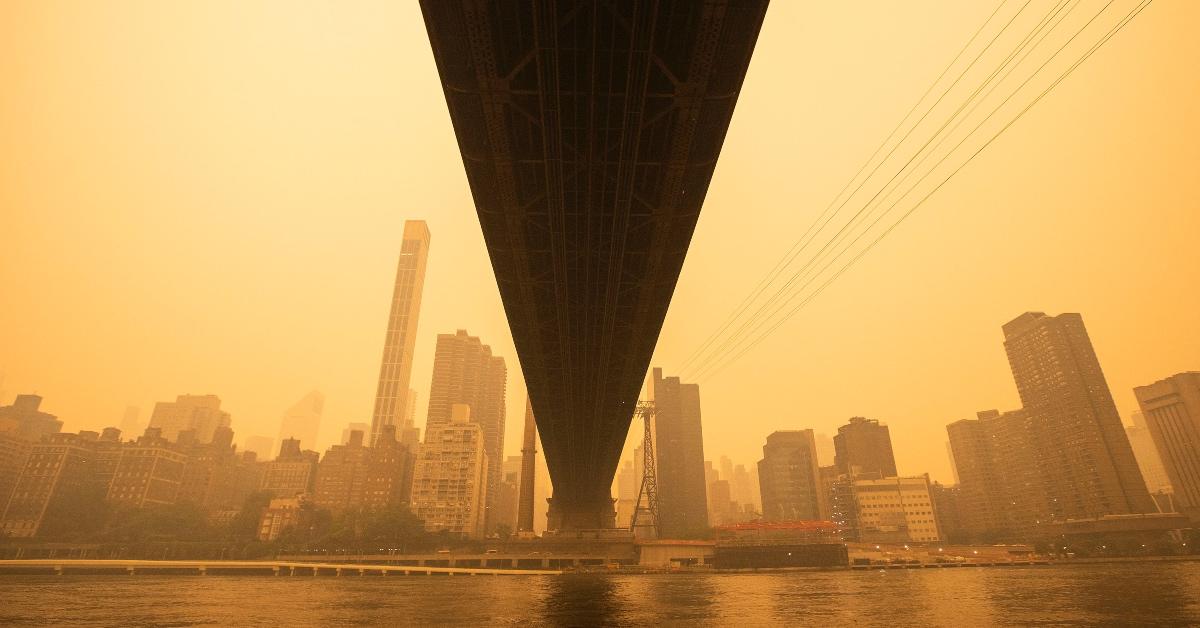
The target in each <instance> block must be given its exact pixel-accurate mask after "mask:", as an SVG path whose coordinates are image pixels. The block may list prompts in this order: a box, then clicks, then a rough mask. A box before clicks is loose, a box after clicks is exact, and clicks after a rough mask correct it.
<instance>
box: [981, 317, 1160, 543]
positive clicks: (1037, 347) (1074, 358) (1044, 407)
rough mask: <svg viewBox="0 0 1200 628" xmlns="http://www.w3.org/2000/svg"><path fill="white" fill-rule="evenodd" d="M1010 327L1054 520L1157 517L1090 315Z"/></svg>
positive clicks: (1010, 346)
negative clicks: (1088, 325) (1095, 344)
mask: <svg viewBox="0 0 1200 628" xmlns="http://www.w3.org/2000/svg"><path fill="white" fill-rule="evenodd" d="M1003 330H1004V349H1005V351H1006V353H1007V354H1008V361H1009V365H1010V366H1011V367H1012V373H1013V379H1014V380H1016V384H1017V392H1018V394H1020V397H1021V404H1022V406H1023V407H1024V410H1025V411H1026V412H1027V413H1028V414H1029V417H1030V422H1029V425H1030V427H1031V428H1032V437H1031V438H1030V439H1029V442H1031V443H1032V445H1033V450H1034V459H1035V466H1036V468H1037V472H1038V474H1039V476H1040V479H1041V483H1042V485H1043V486H1045V495H1046V498H1047V499H1046V512H1047V515H1048V518H1049V519H1050V520H1052V521H1061V520H1065V519H1084V518H1091V517H1099V516H1103V515H1110V514H1130V513H1147V512H1155V511H1156V509H1155V505H1154V503H1153V501H1152V500H1151V499H1150V493H1149V492H1148V491H1147V490H1146V483H1145V482H1144V481H1143V480H1142V473H1141V471H1140V470H1139V469H1138V466H1137V461H1136V460H1135V459H1134V457H1133V450H1132V448H1130V446H1129V439H1128V438H1127V437H1126V436H1125V429H1124V426H1123V425H1122V423H1121V417H1120V416H1119V415H1118V414H1117V407H1116V405H1115V404H1114V403H1113V399H1112V394H1111V393H1110V392H1109V389H1108V382H1106V381H1105V379H1104V373H1103V371H1102V370H1101V369H1100V361H1099V360H1098V359H1097V358H1096V352H1095V350H1094V349H1093V348H1092V342H1091V340H1090V339H1089V338H1088V334H1087V330H1086V329H1085V328H1084V326H1083V318H1082V317H1081V316H1080V315H1079V314H1061V315H1059V316H1047V315H1045V314H1043V313H1041V312H1027V313H1025V314H1022V315H1021V316H1018V317H1017V318H1015V319H1013V320H1012V321H1010V322H1009V323H1007V324H1005V325H1004V327H1003Z"/></svg>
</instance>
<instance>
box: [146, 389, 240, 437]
mask: <svg viewBox="0 0 1200 628" xmlns="http://www.w3.org/2000/svg"><path fill="white" fill-rule="evenodd" d="M150 427H155V428H158V429H159V433H160V435H161V438H164V439H166V440H168V441H171V442H175V441H177V440H178V439H179V433H180V432H186V431H191V432H192V433H193V437H194V438H195V439H196V442H199V443H208V442H212V437H213V433H214V432H215V431H216V429H217V428H218V427H229V413H228V412H223V411H222V410H221V399H220V397H217V396H216V395H179V396H178V397H177V398H176V399H175V401H160V402H158V403H156V404H154V413H153V414H151V415H150Z"/></svg>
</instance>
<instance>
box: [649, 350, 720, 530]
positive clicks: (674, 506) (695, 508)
mask: <svg viewBox="0 0 1200 628" xmlns="http://www.w3.org/2000/svg"><path fill="white" fill-rule="evenodd" d="M651 385H652V386H653V393H654V423H653V425H654V443H655V445H654V446H655V451H654V453H655V461H656V462H657V463H658V469H657V472H658V517H659V533H660V534H661V535H662V537H663V538H667V539H670V538H683V537H691V536H701V535H704V534H705V533H706V531H707V529H708V502H707V500H706V497H705V496H706V494H707V492H708V491H707V486H706V483H705V477H704V435H703V432H702V429H701V424H700V386H698V385H696V384H684V383H681V382H680V381H679V378H678V377H667V378H664V377H663V375H662V369H660V368H655V369H654V373H653V380H652V382H651Z"/></svg>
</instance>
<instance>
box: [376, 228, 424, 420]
mask: <svg viewBox="0 0 1200 628" xmlns="http://www.w3.org/2000/svg"><path fill="white" fill-rule="evenodd" d="M428 255H429V227H428V226H426V225H425V221H424V220H409V221H407V222H405V223H404V239H403V241H402V242H401V244H400V262H399V264H398V265H397V266H396V285H395V287H394V288H393V289H392V308H391V314H390V315H389V316H388V325H387V335H386V336H385V337H384V341H383V361H382V363H381V364H380V367H379V386H378V388H377V389H376V392H375V412H374V414H373V415H372V417H371V442H372V443H373V442H375V440H376V439H377V438H378V437H379V434H380V433H381V432H382V430H383V427H384V426H385V425H396V424H397V423H401V422H403V420H404V413H405V411H406V410H407V409H408V405H409V404H408V399H407V396H408V390H409V388H408V386H409V382H410V380H411V379H412V361H413V347H414V346H415V345H416V342H417V318H418V317H419V316H420V313H421V292H422V288H423V287H424V285H425V260H426V258H427V257H428Z"/></svg>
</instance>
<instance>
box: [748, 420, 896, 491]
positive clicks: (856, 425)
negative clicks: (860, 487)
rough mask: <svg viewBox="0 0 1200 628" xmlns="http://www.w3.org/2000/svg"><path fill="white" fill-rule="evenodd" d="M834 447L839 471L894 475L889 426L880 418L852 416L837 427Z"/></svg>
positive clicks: (894, 460)
mask: <svg viewBox="0 0 1200 628" xmlns="http://www.w3.org/2000/svg"><path fill="white" fill-rule="evenodd" d="M833 450H834V454H833V460H834V465H836V466H837V468H838V472H840V473H842V474H845V475H849V476H851V477H854V476H859V475H867V476H873V477H876V478H891V477H896V458H895V456H894V455H893V454H892V435H891V432H889V431H888V426H886V425H884V424H882V423H880V422H879V421H876V420H874V419H865V418H863V417H860V416H856V417H853V418H851V419H850V422H849V423H847V424H846V425H843V426H841V427H839V428H838V431H837V435H836V436H834V437H833ZM764 506H765V504H764Z"/></svg>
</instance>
